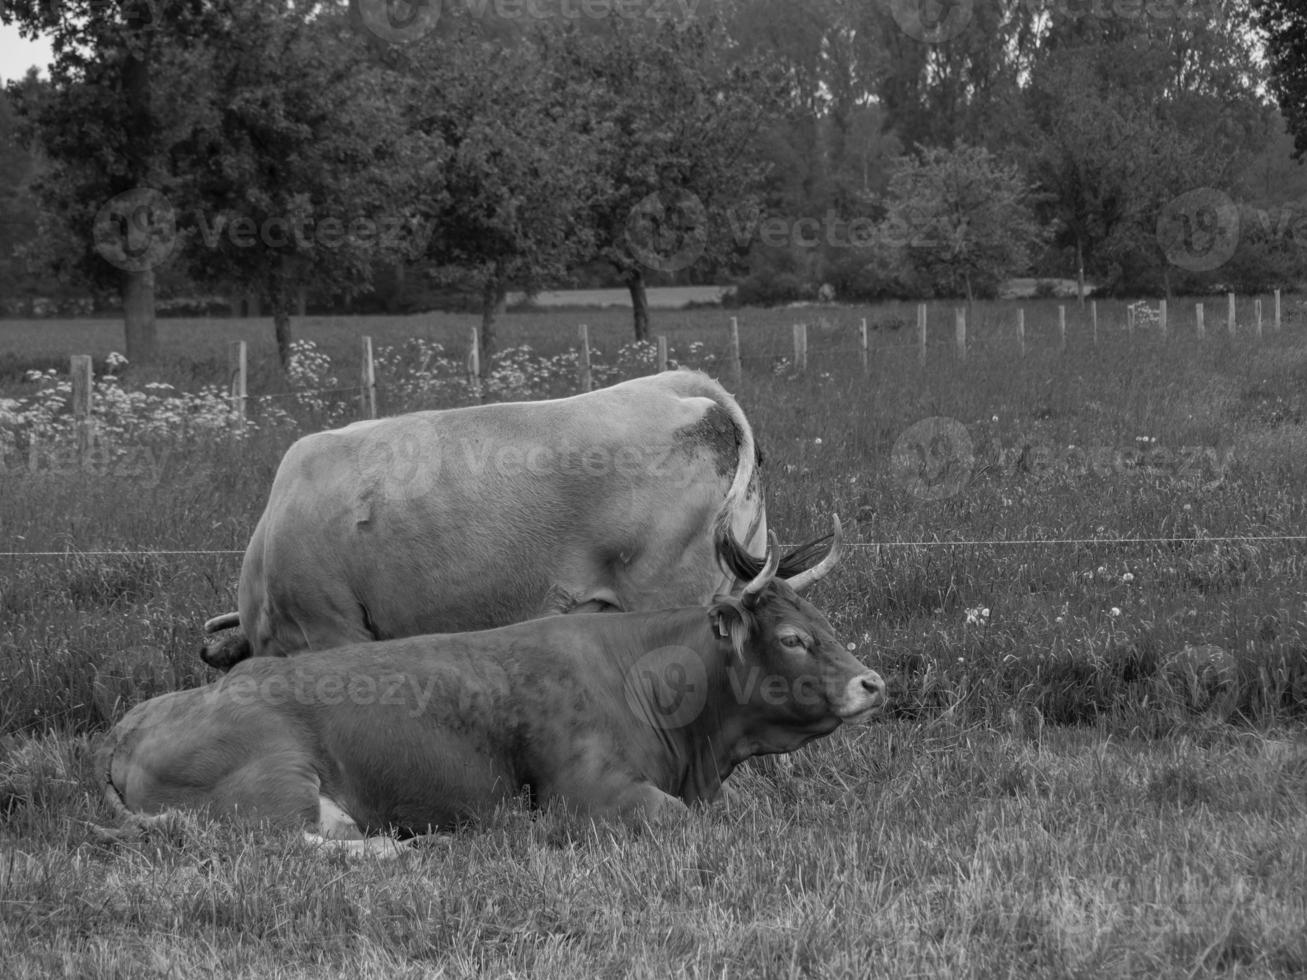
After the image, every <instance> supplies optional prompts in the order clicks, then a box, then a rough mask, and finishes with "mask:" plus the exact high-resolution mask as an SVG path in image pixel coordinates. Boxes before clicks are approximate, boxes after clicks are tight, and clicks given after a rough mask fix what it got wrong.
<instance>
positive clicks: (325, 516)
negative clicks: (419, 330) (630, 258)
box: [202, 371, 801, 668]
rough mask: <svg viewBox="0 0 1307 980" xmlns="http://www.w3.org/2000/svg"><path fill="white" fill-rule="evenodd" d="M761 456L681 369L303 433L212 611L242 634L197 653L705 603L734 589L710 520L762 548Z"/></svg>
mask: <svg viewBox="0 0 1307 980" xmlns="http://www.w3.org/2000/svg"><path fill="white" fill-rule="evenodd" d="M758 459H759V457H758V453H757V450H756V449H755V446H754V439H753V432H752V430H751V429H750V427H749V423H748V420H747V419H746V418H745V417H744V413H743V412H742V411H741V410H740V406H739V405H738V404H736V402H735V400H734V399H733V398H732V397H731V396H730V395H729V394H728V393H727V392H726V391H725V389H723V388H722V387H721V385H719V384H718V383H717V382H715V381H713V380H712V379H711V378H709V377H708V376H706V375H704V374H700V373H698V372H692V371H669V372H663V373H661V374H656V375H652V376H649V377H643V378H637V379H635V380H633V381H626V382H623V383H622V384H617V385H613V386H612V387H610V388H604V389H601V390H599V391H594V392H590V393H588V394H583V395H576V396H574V397H571V398H562V399H558V400H554V401H539V402H510V403H503V404H494V405H482V406H473V407H469V408H458V409H450V410H446V411H430V412H416V413H413V414H410V415H401V416H397V417H394V418H386V419H381V420H377V421H369V422H357V423H355V424H353V425H350V426H346V427H345V428H343V429H337V430H333V431H329V432H321V433H317V434H315V435H310V436H306V437H305V438H303V439H300V440H299V441H298V442H296V443H295V444H294V445H293V446H291V448H290V449H289V450H288V451H287V453H286V456H285V458H284V459H283V460H282V462H281V466H280V468H279V469H278V471H277V475H276V478H275V479H274V481H273V485H272V491H271V493H270V495H269V498H268V505H267V508H266V509H265V511H264V513H263V516H262V518H261V519H260V520H259V523H258V526H257V527H256V528H255V530H254V536H253V537H252V539H251V540H250V544H249V547H248V548H247V549H246V552H245V561H244V564H243V566H242V568H241V577H240V586H239V592H238V603H239V613H230V614H227V615H224V616H219V617H217V618H215V619H211V620H210V621H209V622H208V623H206V624H205V630H206V632H208V633H214V632H217V631H218V630H221V629H224V628H227V627H232V626H236V625H238V624H239V625H240V626H241V627H242V631H240V632H236V633H230V634H226V635H225V636H224V637H223V638H221V639H219V640H216V641H210V644H209V645H208V646H207V647H206V649H205V650H204V652H203V654H202V656H203V657H204V659H205V661H206V662H207V663H209V664H211V665H212V666H215V667H222V668H229V667H231V666H232V665H233V664H235V663H237V662H239V661H240V660H242V659H244V658H245V657H247V656H250V655H251V654H252V655H255V656H261V655H274V656H275V655H286V654H293V653H298V652H300V651H304V650H321V649H327V648H330V647H336V646H342V645H344V644H347V643H356V642H359V641H363V640H380V639H388V638H393V637H402V636H417V635H421V634H426V633H447V632H455V631H461V630H477V629H486V628H490V627H495V626H503V625H506V624H509V623H515V622H521V621H523V620H527V619H533V618H536V617H538V616H542V615H547V614H550V613H573V612H597V611H634V610H642V609H657V608H664V607H669V606H680V605H688V604H693V603H702V602H705V601H707V600H708V599H709V598H710V597H711V596H712V595H714V594H716V593H718V592H723V591H725V590H726V588H727V587H728V586H729V584H730V580H729V578H728V577H727V576H725V575H724V573H723V572H722V570H721V568H720V566H719V565H718V564H717V562H716V559H715V556H714V535H715V534H716V533H717V532H719V531H721V532H730V533H731V534H732V535H733V536H734V538H735V539H736V540H738V541H740V542H742V543H743V545H744V547H745V549H746V550H747V551H748V552H749V553H751V554H753V555H755V556H757V555H761V554H762V553H763V551H764V550H765V548H766V540H767V520H766V513H765V510H764V505H763V496H762V488H761V485H760V478H759V472H758ZM796 560H797V559H796V556H790V557H788V558H787V559H786V560H785V561H784V562H783V563H782V565H781V571H782V573H783V574H794V573H796V572H797V571H800V570H801V568H800V567H796Z"/></svg>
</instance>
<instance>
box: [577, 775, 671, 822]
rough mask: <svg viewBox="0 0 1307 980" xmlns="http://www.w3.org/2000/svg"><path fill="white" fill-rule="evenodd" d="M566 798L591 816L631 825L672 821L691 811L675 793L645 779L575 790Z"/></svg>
mask: <svg viewBox="0 0 1307 980" xmlns="http://www.w3.org/2000/svg"><path fill="white" fill-rule="evenodd" d="M567 798H568V799H570V800H572V801H574V802H576V803H578V804H579V809H580V810H581V811H582V812H583V813H586V814H588V815H589V816H591V817H597V818H600V819H617V820H621V821H622V822H624V823H630V824H643V823H649V824H658V823H666V822H671V821H674V820H679V819H680V818H682V817H683V816H685V814H686V813H688V812H689V807H687V806H686V805H685V804H684V803H682V802H681V801H680V800H678V799H677V798H676V797H675V796H672V795H670V794H668V793H664V792H663V791H662V790H660V789H659V788H658V787H656V786H654V785H653V784H652V783H646V782H627V783H626V784H625V785H620V784H614V783H609V784H608V785H606V786H603V787H589V788H588V792H577V791H573V792H572V793H570V794H568V796H567Z"/></svg>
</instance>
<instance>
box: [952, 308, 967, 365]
mask: <svg viewBox="0 0 1307 980" xmlns="http://www.w3.org/2000/svg"><path fill="white" fill-rule="evenodd" d="M953 342H954V343H955V344H956V345H957V348H958V360H959V361H966V359H967V311H966V309H964V308H963V307H961V306H959V307H958V308H957V309H956V310H955V311H954V312H953Z"/></svg>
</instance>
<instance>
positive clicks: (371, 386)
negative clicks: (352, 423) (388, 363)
mask: <svg viewBox="0 0 1307 980" xmlns="http://www.w3.org/2000/svg"><path fill="white" fill-rule="evenodd" d="M362 354H363V358H362V361H361V362H360V364H359V367H360V369H361V373H360V375H359V380H360V381H361V382H362V385H363V391H362V393H361V394H360V395H359V408H360V410H361V411H362V412H363V413H364V415H365V417H366V418H370V419H375V418H376V417H377V368H376V365H375V364H374V363H373V361H372V338H371V337H364V338H363V350H362Z"/></svg>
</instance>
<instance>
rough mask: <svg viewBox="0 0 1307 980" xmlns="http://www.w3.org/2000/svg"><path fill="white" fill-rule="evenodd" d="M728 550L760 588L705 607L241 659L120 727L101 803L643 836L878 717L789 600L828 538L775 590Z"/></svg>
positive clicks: (386, 827) (855, 674)
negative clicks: (559, 814)
mask: <svg viewBox="0 0 1307 980" xmlns="http://www.w3.org/2000/svg"><path fill="white" fill-rule="evenodd" d="M773 540H774V538H773ZM721 550H722V558H723V562H724V563H725V564H726V565H727V567H728V568H730V570H731V571H732V572H733V573H734V577H735V578H737V579H740V578H741V577H742V576H743V575H745V574H748V573H749V572H750V571H753V572H756V574H754V575H753V577H752V578H751V579H748V580H746V581H747V584H745V585H744V587H743V588H742V589H741V590H740V591H739V593H738V595H734V596H718V597H716V598H715V599H714V600H713V601H712V602H711V603H709V604H707V606H706V608H705V606H704V605H694V606H690V607H688V608H680V609H664V610H659V611H653V612H639V613H621V614H608V615H589V616H585V615H583V616H552V617H546V618H544V619H538V620H534V621H532V622H526V623H518V624H516V625H513V626H506V627H502V628H500V629H496V630H489V631H486V632H480V633H456V634H447V635H439V636H420V637H409V638H406V639H399V640H389V641H384V642H379V643H363V644H356V645H352V646H346V647H339V648H337V649H333V650H321V651H316V652H312V653H306V654H304V655H302V656H298V657H293V658H290V659H283V658H254V659H250V660H247V661H246V662H245V663H242V664H239V665H238V666H237V667H236V668H235V669H234V670H232V671H231V672H230V673H229V674H227V675H226V676H225V677H223V678H222V679H221V680H219V681H218V682H217V683H214V684H210V685H208V686H207V687H201V688H197V689H194V690H190V691H180V692H176V693H172V694H165V695H162V696H161V697H157V698H154V699H153V700H151V701H147V702H145V703H143V704H140V705H137V706H136V707H135V708H133V709H132V710H131V711H130V712H128V714H127V716H126V717H125V718H123V720H122V721H121V722H119V723H118V725H117V726H116V727H115V728H114V730H113V731H112V732H111V733H110V735H109V737H108V739H107V740H106V742H105V744H104V746H103V747H102V748H101V750H100V753H99V755H98V769H99V772H100V773H101V774H102V778H103V779H104V781H105V786H104V788H105V793H106V799H107V800H108V802H109V804H110V806H111V807H112V808H113V809H114V810H116V811H117V812H118V813H120V814H121V815H124V816H128V817H131V818H132V819H133V820H134V821H138V818H136V817H135V814H141V813H144V814H154V815H157V814H160V813H161V812H162V811H165V810H168V809H171V808H176V807H186V808H193V809H199V810H204V811H207V812H209V813H210V814H211V815H214V816H218V817H227V818H231V817H236V818H248V819H253V820H260V821H268V822H271V823H276V824H282V825H290V826H294V827H302V828H304V829H306V830H311V831H313V832H316V834H318V835H320V836H321V837H323V838H332V839H336V840H340V841H350V842H352V843H350V844H345V845H342V846H343V849H345V850H351V851H371V852H376V851H382V852H384V851H385V849H386V848H385V846H384V844H385V842H384V841H382V842H378V843H381V844H382V845H383V846H381V847H376V848H374V847H370V846H369V842H366V841H365V840H364V838H366V837H367V836H368V835H374V834H398V835H400V836H401V837H405V836H410V835H417V834H425V833H428V832H430V831H433V830H440V829H447V828H450V827H453V826H455V825H457V824H460V823H463V822H465V821H467V820H472V819H476V818H477V817H478V816H482V815H484V814H486V813H487V811H489V810H490V809H492V808H493V807H495V806H496V805H497V804H499V803H500V802H502V801H504V800H506V799H508V798H509V797H512V796H514V795H516V794H517V793H519V792H520V791H521V790H523V789H525V790H526V791H527V792H528V794H529V798H530V800H531V801H532V803H533V804H534V805H537V806H545V805H549V804H555V805H562V806H564V807H567V808H568V809H570V810H572V811H575V812H579V813H581V814H584V815H588V816H594V817H608V816H616V817H619V818H623V819H629V818H635V819H637V820H641V819H648V820H655V819H658V818H661V817H665V816H669V815H675V814H678V813H682V812H684V810H685V808H686V804H692V803H697V802H705V803H706V802H711V801H713V800H714V799H715V798H716V797H717V796H718V794H719V792H720V790H721V787H722V782H723V780H725V779H726V778H727V777H728V776H729V775H730V773H731V771H732V770H733V769H734V768H735V767H736V766H738V765H739V764H740V763H741V762H743V761H744V760H746V759H748V758H750V757H752V756H755V755H762V754H770V753H780V752H791V751H793V750H795V749H797V748H799V747H800V746H801V745H803V744H804V743H806V742H808V741H810V740H812V739H814V738H818V737H820V736H822V735H826V734H829V733H830V732H832V731H834V729H835V728H837V727H838V726H839V725H840V724H841V722H844V721H858V720H862V719H864V718H866V717H869V716H870V715H871V714H872V713H873V712H874V711H876V710H877V709H878V708H880V707H881V706H882V705H883V703H884V698H885V693H884V691H885V685H884V682H883V681H882V680H881V678H880V677H879V675H877V674H876V673H875V672H874V671H871V670H868V669H867V668H866V667H865V666H863V665H862V664H861V663H859V662H858V660H856V659H855V658H854V657H853V656H852V654H850V653H849V651H848V650H847V649H846V648H845V646H844V644H843V643H842V642H841V641H840V640H839V638H838V637H837V636H836V635H835V634H834V632H833V631H832V629H831V626H830V623H829V622H828V621H827V620H826V617H825V616H823V615H822V614H821V613H820V612H818V611H817V610H816V609H815V608H814V607H813V606H812V605H810V604H809V603H808V602H806V601H805V600H804V599H802V598H801V597H800V596H799V595H798V590H799V589H802V588H804V587H805V586H806V585H808V584H809V583H811V582H813V581H815V580H816V579H817V578H819V577H821V576H822V575H824V574H825V573H826V572H827V571H828V570H829V569H830V568H831V567H832V566H833V565H834V564H835V562H836V560H837V557H838V553H839V522H838V521H836V530H835V541H834V543H833V544H832V546H831V550H830V553H829V554H828V555H827V556H826V557H825V558H824V559H823V560H822V561H821V562H820V563H819V564H818V565H817V566H816V567H814V568H812V569H810V570H808V571H805V572H803V573H801V574H800V575H797V576H795V577H794V578H792V579H790V580H789V581H788V582H786V581H785V580H783V579H781V578H779V577H777V574H776V573H777V564H778V560H777V556H776V553H775V551H774V549H769V552H768V556H767V558H766V559H765V561H762V562H760V561H759V560H758V559H756V558H753V557H751V556H748V555H746V554H743V553H742V551H741V549H739V547H738V545H735V544H734V542H732V541H730V540H729V539H727V540H726V541H724V542H723V543H722V545H721ZM760 565H761V566H762V567H761V568H760V567H759V566H760ZM145 822H146V823H147V824H148V822H149V818H148V817H147V818H146V821H145ZM391 846H392V847H393V845H391Z"/></svg>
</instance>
